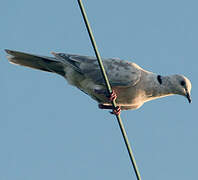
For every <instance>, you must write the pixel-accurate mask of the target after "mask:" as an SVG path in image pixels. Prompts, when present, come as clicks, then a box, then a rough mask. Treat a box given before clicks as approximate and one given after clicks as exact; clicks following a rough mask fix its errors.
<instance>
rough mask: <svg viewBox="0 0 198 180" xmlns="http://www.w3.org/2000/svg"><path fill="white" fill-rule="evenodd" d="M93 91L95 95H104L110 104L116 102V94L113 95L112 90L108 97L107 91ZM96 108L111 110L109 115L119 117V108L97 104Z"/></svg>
mask: <svg viewBox="0 0 198 180" xmlns="http://www.w3.org/2000/svg"><path fill="white" fill-rule="evenodd" d="M94 91H95V92H96V93H97V94H106V96H107V98H108V100H109V101H110V102H112V101H114V100H116V98H117V95H116V93H115V91H114V90H112V92H111V93H110V94H109V95H107V91H106V90H104V89H94ZM98 107H99V108H100V109H112V112H110V113H111V114H115V115H119V114H120V112H121V108H120V106H117V107H116V108H114V106H112V105H104V104H99V105H98Z"/></svg>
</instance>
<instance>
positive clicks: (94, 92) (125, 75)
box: [5, 49, 191, 114]
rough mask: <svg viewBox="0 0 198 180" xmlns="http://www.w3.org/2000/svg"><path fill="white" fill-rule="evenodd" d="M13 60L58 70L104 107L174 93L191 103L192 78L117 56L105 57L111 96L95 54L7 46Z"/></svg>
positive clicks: (133, 105)
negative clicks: (161, 72)
mask: <svg viewBox="0 0 198 180" xmlns="http://www.w3.org/2000/svg"><path fill="white" fill-rule="evenodd" d="M5 51H6V52H7V53H8V56H7V58H8V60H9V62H10V63H13V64H17V65H22V66H27V67H30V68H34V69H38V70H42V71H47V72H52V73H57V74H59V75H61V76H63V77H64V78H65V79H66V80H67V81H68V83H69V84H71V85H73V86H75V87H77V88H78V89H80V90H81V91H82V92H84V93H86V94H87V95H89V96H90V97H91V98H93V99H94V100H96V101H97V102H98V106H99V108H101V109H113V106H112V100H114V99H115V100H116V104H117V106H118V108H117V109H116V110H115V111H114V113H117V114H119V113H120V110H129V109H137V108H139V107H141V106H142V105H143V104H144V103H145V102H147V101H151V100H154V99H157V98H162V97H165V96H170V95H175V94H176V95H182V96H184V97H186V98H187V99H188V101H189V103H191V95H190V93H191V82H190V80H189V79H188V78H186V77H185V76H183V75H179V74H174V75H169V76H162V75H158V74H156V73H153V72H150V71H147V70H144V69H143V68H141V67H140V66H138V65H137V64H135V63H133V62H129V61H125V60H121V59H117V58H108V59H102V60H103V64H104V67H105V70H106V73H107V77H108V79H109V82H110V85H111V87H112V91H113V92H112V94H111V95H110V96H108V92H107V89H106V86H105V82H104V79H103V75H102V73H101V70H100V67H99V65H98V61H97V59H96V58H95V57H90V56H82V55H75V54H66V53H54V52H52V54H53V55H54V57H47V56H39V55H34V54H28V53H24V52H18V51H13V50H8V49H6V50H5Z"/></svg>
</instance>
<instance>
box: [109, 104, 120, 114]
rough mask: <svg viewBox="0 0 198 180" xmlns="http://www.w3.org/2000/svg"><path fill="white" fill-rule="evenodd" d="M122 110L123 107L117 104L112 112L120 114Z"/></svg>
mask: <svg viewBox="0 0 198 180" xmlns="http://www.w3.org/2000/svg"><path fill="white" fill-rule="evenodd" d="M120 112H121V108H120V106H117V107H116V108H115V109H113V110H112V112H110V113H111V114H114V115H119V114H120Z"/></svg>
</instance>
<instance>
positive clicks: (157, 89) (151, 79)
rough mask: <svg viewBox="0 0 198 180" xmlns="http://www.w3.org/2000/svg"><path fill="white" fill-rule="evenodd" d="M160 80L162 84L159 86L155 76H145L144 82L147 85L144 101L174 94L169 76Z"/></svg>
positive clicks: (151, 74) (150, 74)
mask: <svg viewBox="0 0 198 180" xmlns="http://www.w3.org/2000/svg"><path fill="white" fill-rule="evenodd" d="M161 78H162V83H161V84H160V82H159V81H158V80H157V74H153V73H149V74H148V75H147V78H146V79H147V80H146V82H145V83H146V84H147V86H145V87H146V88H145V95H146V101H149V100H152V99H156V98H160V97H164V96H170V95H172V94H174V92H173V89H172V88H171V81H170V78H169V76H162V77H161Z"/></svg>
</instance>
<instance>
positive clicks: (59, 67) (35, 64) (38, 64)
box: [5, 49, 65, 76]
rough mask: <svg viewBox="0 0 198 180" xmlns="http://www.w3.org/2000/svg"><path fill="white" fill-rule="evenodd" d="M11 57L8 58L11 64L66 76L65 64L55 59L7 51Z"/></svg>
mask: <svg viewBox="0 0 198 180" xmlns="http://www.w3.org/2000/svg"><path fill="white" fill-rule="evenodd" d="M5 51H6V52H7V53H8V54H9V55H8V56H7V58H8V60H9V62H10V63H13V64H18V65H22V66H27V67H30V68H34V69H39V70H42V71H47V72H54V73H58V74H60V75H62V76H64V75H65V71H64V64H63V62H61V61H58V59H56V58H53V57H45V56H37V55H33V54H28V53H23V52H18V51H12V50H8V49H6V50H5Z"/></svg>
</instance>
